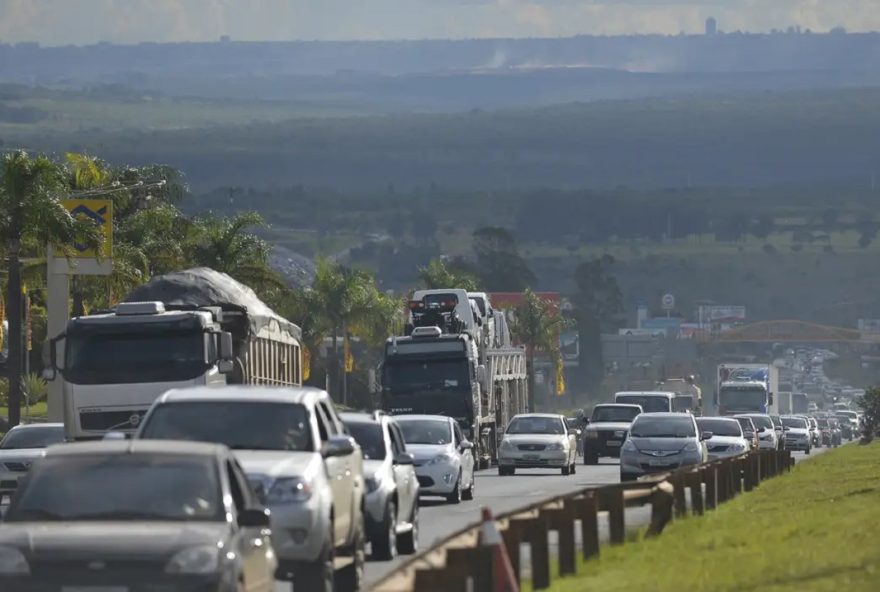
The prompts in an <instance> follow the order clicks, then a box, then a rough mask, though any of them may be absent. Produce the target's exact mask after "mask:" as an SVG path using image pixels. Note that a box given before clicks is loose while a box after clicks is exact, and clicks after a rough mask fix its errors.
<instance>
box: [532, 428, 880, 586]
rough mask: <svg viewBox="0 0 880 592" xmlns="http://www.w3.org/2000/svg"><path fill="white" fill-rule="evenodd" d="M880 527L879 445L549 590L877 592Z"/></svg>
mask: <svg viewBox="0 0 880 592" xmlns="http://www.w3.org/2000/svg"><path fill="white" fill-rule="evenodd" d="M878 524H880V442H875V443H874V444H871V445H869V446H857V445H850V446H844V447H842V448H839V449H837V450H834V451H831V452H828V453H826V454H823V455H821V456H819V457H817V458H815V459H811V460H809V461H808V462H803V463H799V464H798V465H797V466H796V467H795V468H794V470H793V471H792V472H791V473H790V474H789V475H786V476H783V477H780V478H777V479H771V480H769V481H767V482H765V483H763V484H761V486H760V487H759V488H758V489H757V490H755V491H753V492H751V493H747V494H743V495H741V496H739V497H738V498H736V499H735V500H733V501H731V502H728V503H726V504H724V505H722V506H720V507H719V508H718V509H717V510H714V511H710V512H708V513H707V514H706V515H705V516H703V517H693V518H687V519H684V520H678V521H675V522H674V523H673V524H671V525H670V526H669V527H668V528H667V529H666V531H665V532H664V533H663V534H662V535H661V536H659V537H657V538H655V539H646V538H644V536H640V539H641V540H639V541H638V542H635V543H627V544H626V545H623V546H618V547H603V548H602V556H601V558H600V559H599V560H596V561H590V562H585V563H584V562H582V563H581V564H580V565H579V566H578V574H579V575H577V576H574V577H569V578H565V579H560V580H556V581H555V584H554V585H553V586H552V587H551V590H552V591H553V592H581V591H583V590H602V592H614V591H618V590H619V591H621V592H623V591H625V592H633V591H641V590H646V591H652V592H653V591H658V592H662V591H666V590H668V591H670V592H672V591H674V592H680V591H682V590H688V591H698V590H706V591H713V592H715V591H717V592H725V591H731V592H732V591H737V592H742V591H744V590H759V589H760V590H762V592H763V591H780V592H783V591H786V592H787V591H791V592H795V591H797V592H820V591H822V592H824V591H829V592H830V591H837V590H846V591H847V592H861V591H864V592H869V591H870V592H873V591H876V590H880V539H878V531H877V525H878ZM524 588H527V586H524Z"/></svg>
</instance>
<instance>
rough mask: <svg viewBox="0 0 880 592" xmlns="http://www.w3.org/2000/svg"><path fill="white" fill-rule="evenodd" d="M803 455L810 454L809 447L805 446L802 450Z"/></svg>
mask: <svg viewBox="0 0 880 592" xmlns="http://www.w3.org/2000/svg"><path fill="white" fill-rule="evenodd" d="M804 454H810V447H809V446H807V449H806V450H804Z"/></svg>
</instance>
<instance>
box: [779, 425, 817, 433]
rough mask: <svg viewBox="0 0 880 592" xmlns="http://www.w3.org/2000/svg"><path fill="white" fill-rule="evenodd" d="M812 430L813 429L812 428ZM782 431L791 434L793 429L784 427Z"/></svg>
mask: <svg viewBox="0 0 880 592" xmlns="http://www.w3.org/2000/svg"><path fill="white" fill-rule="evenodd" d="M811 429H812V428H811ZM782 431H783V432H790V431H791V428H790V427H788V426H782Z"/></svg>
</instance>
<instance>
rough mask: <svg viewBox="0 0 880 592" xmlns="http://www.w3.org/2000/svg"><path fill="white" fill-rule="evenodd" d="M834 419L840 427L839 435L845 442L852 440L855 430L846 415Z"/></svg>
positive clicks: (836, 416)
mask: <svg viewBox="0 0 880 592" xmlns="http://www.w3.org/2000/svg"><path fill="white" fill-rule="evenodd" d="M834 418H835V419H836V420H837V423H838V424H839V425H840V433H841V435H842V436H843V438H844V439H846V440H852V439H853V438H855V437H856V430H855V428H854V426H853V422H852V420H851V419H850V417H849V416H847V415H835V416H834Z"/></svg>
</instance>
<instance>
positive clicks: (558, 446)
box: [498, 413, 577, 476]
mask: <svg viewBox="0 0 880 592" xmlns="http://www.w3.org/2000/svg"><path fill="white" fill-rule="evenodd" d="M576 459H577V435H576V433H575V431H574V430H569V429H568V426H567V425H566V423H565V417H564V416H562V415H557V414H553V413H528V414H523V415H517V416H514V418H513V419H511V420H510V423H509V424H508V426H507V430H505V432H504V437H503V438H502V439H501V444H500V446H499V448H498V474H499V475H502V476H504V475H513V474H514V473H515V472H516V469H518V468H520V469H544V468H558V469H560V470H561V471H562V474H563V475H570V474H573V473H574V472H575V466H576V464H577V463H576Z"/></svg>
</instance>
